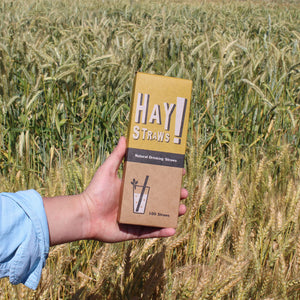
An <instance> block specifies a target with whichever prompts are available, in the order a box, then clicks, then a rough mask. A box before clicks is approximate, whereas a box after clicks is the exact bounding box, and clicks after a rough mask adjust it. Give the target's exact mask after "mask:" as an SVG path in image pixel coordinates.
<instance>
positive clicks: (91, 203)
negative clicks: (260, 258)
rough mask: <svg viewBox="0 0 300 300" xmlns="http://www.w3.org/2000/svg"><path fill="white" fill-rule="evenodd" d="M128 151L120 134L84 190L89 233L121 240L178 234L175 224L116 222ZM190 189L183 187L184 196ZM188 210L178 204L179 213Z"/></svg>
mask: <svg viewBox="0 0 300 300" xmlns="http://www.w3.org/2000/svg"><path fill="white" fill-rule="evenodd" d="M125 151H126V139H125V138H124V137H121V139H120V140H119V143H118V145H117V147H116V148H115V149H114V151H113V152H112V154H111V155H110V156H109V157H108V158H107V160H106V161H105V162H104V164H103V165H102V166H101V167H100V168H99V169H98V170H97V172H96V173H95V175H94V178H93V179H92V181H91V183H90V185H89V186H88V188H87V189H86V190H85V191H84V192H83V199H84V200H85V202H86V205H87V207H88V211H89V215H90V216H89V224H90V228H89V233H88V236H89V237H90V238H92V239H96V240H101V241H104V242H119V241H124V240H130V239H136V238H151V237H168V236H172V235H173V234H175V229H174V228H163V229H161V228H157V227H145V226H137V225H127V224H119V223H118V222H117V214H118V206H119V198H120V191H121V180H120V179H119V177H118V169H119V166H120V164H121V162H122V159H123V157H124V155H125ZM187 195H188V192H187V190H186V189H182V190H181V199H184V198H186V197H187ZM185 212H186V207H185V205H183V204H181V205H180V206H179V215H183V214H184V213H185Z"/></svg>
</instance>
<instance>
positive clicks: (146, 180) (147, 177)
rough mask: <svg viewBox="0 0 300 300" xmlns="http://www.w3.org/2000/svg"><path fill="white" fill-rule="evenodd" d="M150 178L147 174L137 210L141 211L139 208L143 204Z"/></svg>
mask: <svg viewBox="0 0 300 300" xmlns="http://www.w3.org/2000/svg"><path fill="white" fill-rule="evenodd" d="M148 179H149V176H148V175H146V178H145V182H144V185H143V188H142V192H141V195H140V199H139V202H138V205H137V207H136V211H139V209H140V206H141V203H142V199H143V196H144V193H145V189H146V185H147V182H148Z"/></svg>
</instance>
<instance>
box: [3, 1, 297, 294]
mask: <svg viewBox="0 0 300 300" xmlns="http://www.w3.org/2000/svg"><path fill="white" fill-rule="evenodd" d="M136 71H141V72H147V73H155V74H161V75H167V76H174V77H180V78H187V79H191V80H192V81H193V93H192V105H191V118H190V123H189V135H188V143H187V151H186V159H185V168H186V171H187V172H186V175H185V177H184V180H183V185H184V186H185V187H186V188H187V189H188V191H189V197H188V198H187V199H186V200H185V204H186V206H187V208H188V211H187V213H186V214H185V216H183V217H181V218H180V220H179V224H178V228H177V233H176V235H175V236H174V237H171V238H166V239H151V240H143V241H131V242H125V243H118V244H104V243H100V242H96V241H80V242H74V243H71V244H64V245H60V246H56V247H52V248H51V249H50V253H49V258H48V260H47V265H46V267H45V268H44V270H43V274H42V279H41V282H40V285H39V287H38V289H37V290H36V291H32V290H30V289H28V288H26V287H24V286H23V285H18V286H13V285H11V284H9V281H8V279H1V280H0V299H265V300H267V299H299V298H300V226H299V224H300V223H299V222H300V155H299V154H300V129H299V125H300V121H299V120H300V4H299V1H296V0H295V1H292V0H291V1H263V0H262V1H250V0H249V1H204V0H203V1H196V0H189V1H175V0H174V1H171V0H169V1H167V0H165V1H151V2H147V1H139V0H136V1H134V0H131V1H125V0H120V1H116V0H114V1H106V0H102V1H100V0H98V1H96V0H90V1H84V0H73V1H71V0H60V1H58V0H54V1H49V0H38V1H34V0H27V1H24V0H15V1H11V0H10V1H8V0H4V1H1V3H0V105H1V106H0V107H1V111H0V181H1V188H0V192H3V191H17V190H22V189H28V188H35V189H36V190H37V191H38V192H40V193H41V194H42V195H46V196H54V195H59V194H74V193H79V192H81V191H83V190H84V188H85V187H86V186H87V185H88V183H89V181H90V180H91V178H92V176H93V174H94V172H95V170H96V169H97V167H98V166H99V165H100V164H101V163H102V162H103V161H104V160H105V158H106V157H107V156H108V154H109V153H110V152H111V151H112V149H113V148H114V146H115V145H116V143H117V141H118V138H119V137H120V136H121V135H124V134H126V126H127V124H128V116H129V103H130V95H131V88H132V83H133V78H134V74H135V72H136ZM121 173H122V171H121V170H120V175H121Z"/></svg>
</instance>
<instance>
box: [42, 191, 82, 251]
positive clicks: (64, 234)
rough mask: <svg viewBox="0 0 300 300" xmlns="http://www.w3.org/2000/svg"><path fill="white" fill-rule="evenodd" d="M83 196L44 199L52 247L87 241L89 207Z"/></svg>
mask: <svg viewBox="0 0 300 300" xmlns="http://www.w3.org/2000/svg"><path fill="white" fill-rule="evenodd" d="M81 197H82V195H80V194H79V195H74V196H57V197H51V198H47V197H44V198H43V202H44V207H45V211H46V215H47V221H48V228H49V238H50V245H51V246H54V245H57V244H63V243H67V242H72V241H76V240H81V239H87V238H88V237H87V236H86V235H87V234H86V233H87V232H88V222H87V217H86V216H87V207H86V206H85V204H84V201H82V199H81Z"/></svg>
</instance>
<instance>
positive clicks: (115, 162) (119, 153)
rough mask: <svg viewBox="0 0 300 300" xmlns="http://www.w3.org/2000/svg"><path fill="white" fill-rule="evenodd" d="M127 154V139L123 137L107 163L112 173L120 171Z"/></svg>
mask: <svg viewBox="0 0 300 300" xmlns="http://www.w3.org/2000/svg"><path fill="white" fill-rule="evenodd" d="M125 153H126V138H125V137H123V136H122V137H121V138H120V139H119V142H118V145H117V146H116V148H115V149H114V151H113V152H112V153H111V154H110V156H109V157H108V158H107V159H106V161H105V163H104V164H105V166H106V167H108V168H109V169H110V170H111V171H113V172H116V171H117V170H118V169H119V166H120V164H121V162H122V160H123V157H124V156H125Z"/></svg>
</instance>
